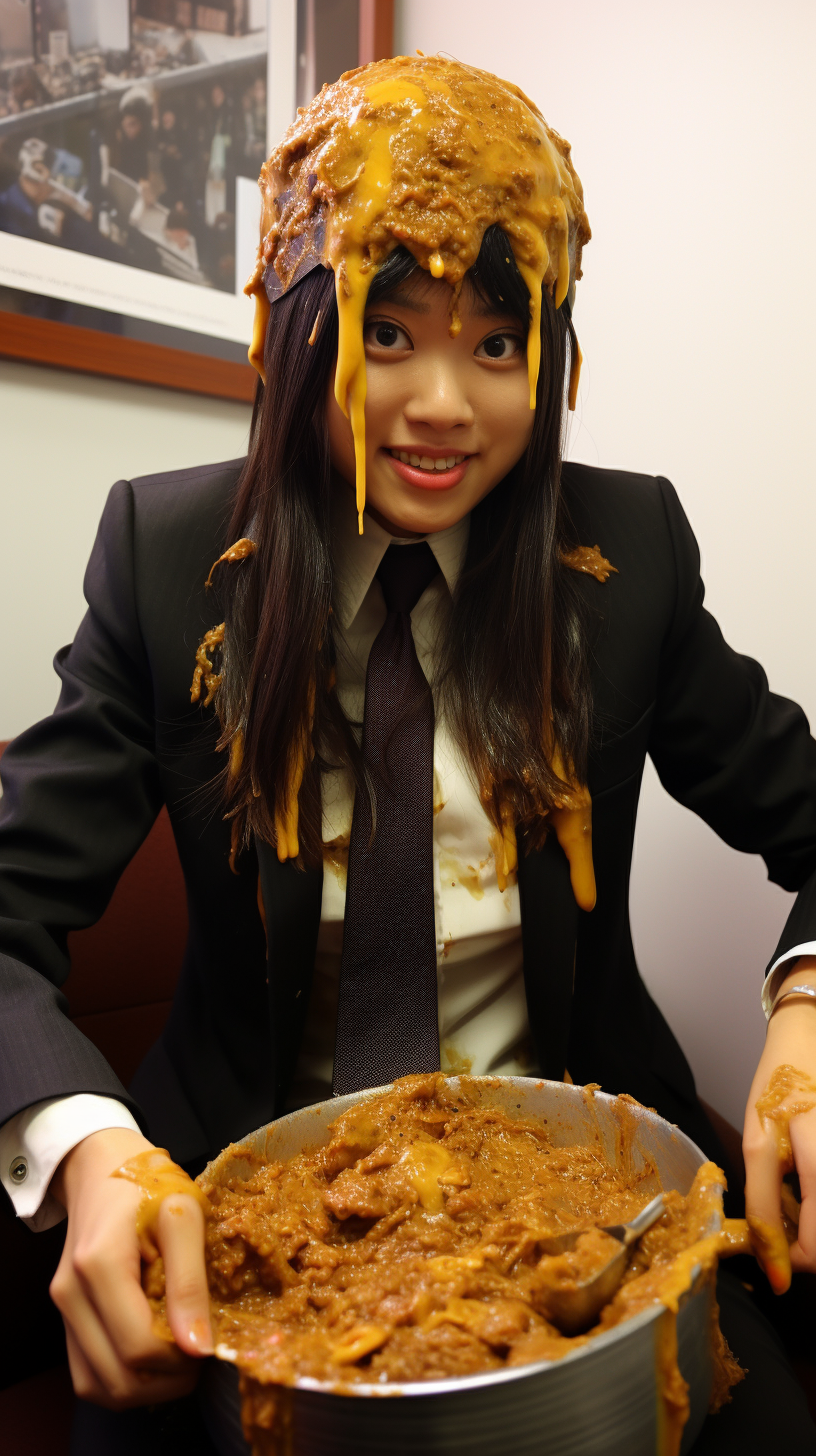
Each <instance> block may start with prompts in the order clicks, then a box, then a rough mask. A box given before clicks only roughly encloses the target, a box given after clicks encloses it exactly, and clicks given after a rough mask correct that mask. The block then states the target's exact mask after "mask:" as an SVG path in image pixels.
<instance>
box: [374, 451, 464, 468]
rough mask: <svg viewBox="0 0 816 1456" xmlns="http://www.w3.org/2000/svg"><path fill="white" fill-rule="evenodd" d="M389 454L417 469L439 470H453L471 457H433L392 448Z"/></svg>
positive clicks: (394, 458)
mask: <svg viewBox="0 0 816 1456" xmlns="http://www.w3.org/2000/svg"><path fill="white" fill-rule="evenodd" d="M388 454H389V455H390V456H391V458H392V459H393V460H399V461H401V462H402V464H403V465H412V466H413V467H414V469H415V470H427V471H439V472H440V473H441V472H442V471H443V470H453V469H454V467H455V466H457V465H462V464H464V462H465V461H466V460H469V459H470V456H469V455H461V454H459V455H457V454H454V453H451V454H450V455H440V456H439V457H438V458H436V459H433V458H432V457H431V456H430V455H418V454H416V453H414V452H409V451H408V450H391V449H389V451H388Z"/></svg>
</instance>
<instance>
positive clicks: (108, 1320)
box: [51, 1128, 212, 1410]
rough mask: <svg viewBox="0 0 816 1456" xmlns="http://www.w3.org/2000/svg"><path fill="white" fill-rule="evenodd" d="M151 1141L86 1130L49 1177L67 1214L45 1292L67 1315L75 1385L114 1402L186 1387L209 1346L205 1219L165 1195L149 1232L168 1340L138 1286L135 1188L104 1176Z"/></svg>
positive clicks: (191, 1205)
mask: <svg viewBox="0 0 816 1456" xmlns="http://www.w3.org/2000/svg"><path fill="white" fill-rule="evenodd" d="M151 1146H152V1145H151V1144H150V1143H149V1142H148V1141H147V1139H146V1138H143V1137H142V1136H141V1134H140V1133H137V1132H134V1131H132V1130H126V1129H120V1128H111V1129H108V1130H107V1131H105V1132H97V1133H93V1134H92V1135H91V1136H90V1137H87V1138H85V1139H84V1140H83V1141H82V1142H81V1143H78V1144H77V1146H76V1147H75V1148H73V1149H72V1150H71V1152H70V1153H68V1154H67V1156H66V1157H65V1158H63V1161H62V1163H61V1164H60V1166H59V1168H58V1169H57V1172H56V1173H55V1175H54V1178H53V1179H52V1183H51V1188H52V1191H53V1192H54V1193H55V1194H56V1197H57V1198H59V1200H60V1202H61V1203H62V1204H64V1206H65V1208H66V1209H67V1212H68V1233H67V1236H66V1240H65V1249H64V1251H63V1255H62V1258H61V1259H60V1263H59V1267H58V1269H57V1272H56V1274H55V1275H54V1279H53V1281H52V1283H51V1298H52V1299H53V1301H54V1303H55V1304H56V1306H57V1308H58V1309H59V1311H60V1313H61V1315H62V1317H63V1320H64V1322H65V1333H66V1337H67V1344H68V1362H69V1365H70V1367H71V1378H72V1380H73V1383H74V1390H75V1391H76V1393H77V1395H79V1396H82V1398H83V1399H84V1400H91V1401H94V1402H95V1403H96V1404H97V1405H104V1406H108V1407H110V1408H111V1409H114V1410H117V1409H121V1408H124V1407H127V1406H134V1405H148V1404H153V1403H154V1402H156V1401H164V1400H173V1399H175V1398H176V1397H178V1396H181V1395H186V1394H187V1393H188V1392H189V1391H190V1390H191V1389H192V1388H193V1386H194V1384H195V1381H196V1377H197V1374H198V1367H197V1362H196V1361H195V1360H194V1359H191V1358H190V1357H191V1356H202V1355H209V1354H211V1353H212V1334H211V1330H210V1319H209V1297H208V1291H207V1277H206V1272H205V1267H204V1217H203V1214H202V1211H201V1207H200V1205H199V1204H198V1203H197V1202H196V1200H195V1198H193V1197H191V1196H189V1195H187V1194H175V1195H173V1196H171V1197H168V1198H165V1200H164V1201H163V1203H162V1204H161V1207H160V1209H159V1215H158V1222H157V1226H156V1230H155V1238H156V1244H157V1246H158V1249H159V1252H160V1254H161V1255H162V1257H163V1259H164V1265H165V1275H166V1280H167V1317H168V1320H169V1323H170V1328H171V1330H172V1331H173V1336H174V1339H175V1341H176V1343H175V1345H172V1344H169V1343H168V1342H167V1341H166V1340H162V1339H160V1338H158V1337H157V1336H156V1335H155V1334H154V1332H153V1316H152V1311H151V1309H150V1305H149V1304H148V1302H147V1299H146V1297H145V1294H144V1291H143V1290H142V1284H141V1259H142V1257H147V1258H149V1257H151V1250H150V1249H149V1247H148V1246H147V1245H144V1244H143V1245H141V1246H140V1242H139V1238H138V1235H137V1232H136V1214H137V1210H138V1208H139V1204H140V1201H141V1190H140V1189H139V1188H138V1187H136V1186H135V1185H134V1184H133V1183H131V1182H128V1181H127V1180H125V1179H122V1178H112V1177H111V1176H110V1175H111V1174H112V1173H113V1172H115V1170H116V1169H117V1168H119V1167H121V1165H122V1164H123V1163H124V1162H126V1161H127V1159H128V1158H132V1157H133V1156H134V1155H135V1154H136V1153H141V1152H144V1151H145V1150H147V1149H149V1148H150V1147H151ZM152 1252H153V1253H154V1252H155V1251H152Z"/></svg>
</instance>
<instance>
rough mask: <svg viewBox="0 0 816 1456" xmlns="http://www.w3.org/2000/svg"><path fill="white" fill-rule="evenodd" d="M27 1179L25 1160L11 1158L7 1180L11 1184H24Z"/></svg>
mask: <svg viewBox="0 0 816 1456" xmlns="http://www.w3.org/2000/svg"><path fill="white" fill-rule="evenodd" d="M27 1177H28V1163H27V1162H26V1160H25V1158H12V1161H11V1163H10V1164H9V1178H10V1179H11V1181H12V1183H24V1182H25V1180H26V1178H27Z"/></svg>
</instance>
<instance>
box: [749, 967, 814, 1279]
mask: <svg viewBox="0 0 816 1456" xmlns="http://www.w3.org/2000/svg"><path fill="white" fill-rule="evenodd" d="M795 985H809V986H813V987H814V988H816V957H814V956H802V957H801V958H800V960H799V961H798V963H797V964H796V966H795V968H794V969H793V970H792V971H791V972H790V973H789V974H788V975H787V976H786V977H785V979H784V981H783V982H782V983H781V985H780V987H779V989H778V991H777V993H776V994H777V997H779V996H781V995H782V994H783V993H784V991H786V990H789V989H790V988H791V987H792V986H795ZM786 1064H787V1065H790V1066H793V1067H795V1068H796V1069H797V1071H799V1072H802V1073H804V1075H805V1076H806V1077H807V1078H809V1079H810V1080H811V1081H812V1082H813V1083H814V1084H815V1085H816V1005H814V1004H813V1002H811V1000H810V999H808V1000H805V999H804V997H803V998H801V999H798V998H796V997H792V998H791V1000H790V1001H786V1002H785V1003H784V1005H782V1006H780V1007H779V1009H778V1010H777V1011H775V1012H774V1014H773V1016H772V1017H771V1020H770V1022H769V1023H768V1036H767V1040H766V1042H765V1049H764V1051H763V1053H762V1056H761V1057H760V1059H759V1066H758V1067H757V1070H756V1075H755V1077H754V1080H753V1082H752V1084H751V1091H750V1093H749V1095H748V1106H747V1108H746V1112H745V1129H744V1133H743V1144H742V1146H743V1152H744V1154H745V1204H746V1213H747V1215H748V1217H749V1218H750V1219H758V1220H761V1222H762V1224H764V1225H766V1226H767V1227H768V1228H769V1230H770V1231H771V1233H772V1234H773V1235H774V1237H773V1238H772V1240H771V1242H772V1244H773V1252H772V1253H769V1254H768V1255H767V1256H764V1257H763V1259H762V1262H763V1266H764V1268H765V1273H766V1274H767V1276H768V1279H769V1281H770V1284H771V1287H772V1288H773V1289H774V1290H775V1291H776V1293H777V1294H784V1292H785V1290H786V1289H787V1288H788V1286H789V1284H790V1279H791V1268H793V1269H794V1270H803V1269H809V1270H816V1106H814V1108H813V1109H812V1110H811V1111H809V1112H802V1113H801V1114H799V1115H798V1116H794V1117H793V1119H792V1120H791V1123H790V1140H791V1148H792V1152H793V1162H794V1165H795V1168H796V1172H797V1173H798V1175H799V1183H800V1186H801V1192H802V1209H801V1213H800V1216H799V1234H798V1238H797V1240H796V1242H795V1243H794V1244H792V1245H791V1247H790V1253H789V1257H788V1254H787V1253H786V1249H787V1241H786V1239H785V1237H784V1229H783V1224H782V1215H781V1203H780V1198H781V1188H782V1177H783V1174H784V1173H785V1172H786V1171H788V1169H786V1168H785V1167H784V1166H783V1165H782V1164H781V1163H780V1159H779V1146H778V1142H777V1136H776V1126H775V1125H774V1123H772V1122H770V1121H768V1122H766V1124H765V1126H764V1127H763V1126H762V1124H761V1123H760V1119H759V1116H758V1114H757V1110H756V1104H757V1101H758V1100H759V1098H760V1097H761V1095H762V1093H763V1092H764V1091H765V1088H766V1087H767V1085H768V1083H769V1081H770V1080H771V1077H772V1075H773V1073H774V1071H775V1070H776V1068H777V1067H780V1066H784V1065H786ZM799 1100H800V1101H801V1100H803V1099H799ZM758 1257H759V1255H758Z"/></svg>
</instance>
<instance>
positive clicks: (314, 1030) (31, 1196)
mask: <svg viewBox="0 0 816 1456" xmlns="http://www.w3.org/2000/svg"><path fill="white" fill-rule="evenodd" d="M343 504H346V502H345V501H344V502H343ZM468 524H469V523H468V519H467V518H465V519H464V520H463V521H460V522H459V523H458V524H457V525H455V526H451V527H450V528H449V529H448V530H446V531H439V532H436V533H435V534H433V535H431V536H428V537H427V540H428V544H429V545H430V547H431V550H432V551H433V553H434V556H435V557H436V560H437V562H438V564H439V568H440V573H441V574H440V575H438V576H437V577H436V578H435V579H434V581H432V582H431V584H430V586H428V587H427V589H426V590H425V592H424V593H423V595H422V596H421V597H420V599H419V601H418V602H417V604H416V606H415V607H414V610H413V612H412V613H411V625H412V629H413V634H414V642H415V645H416V649H417V656H418V658H419V661H420V664H421V666H422V669H423V671H424V672H425V675H426V677H427V678H428V680H429V681H430V682H431V683H432V682H433V661H434V646H435V642H436V639H437V634H438V633H439V632H441V631H444V625H445V620H446V616H447V612H448V610H449V607H450V598H451V593H452V592H453V590H454V587H455V585H456V579H457V576H458V574H459V572H460V570H461V567H462V563H463V561H464V556H465V551H466V548H467V538H468ZM392 541H394V543H395V544H397V545H400V544H402V545H407V544H410V543H409V542H401V541H400V540H399V539H397V538H392V537H391V536H390V535H389V534H388V533H387V532H386V531H385V530H383V528H382V527H381V526H379V525H378V524H377V523H376V521H374V520H372V519H371V518H370V517H369V516H368V515H366V517H365V533H364V535H363V536H359V535H358V534H357V523H356V519H355V516H354V512H353V511H351V510H343V509H339V510H338V511H337V512H336V513H335V519H334V522H333V553H334V562H335V572H336V579H337V593H336V602H335V610H334V635H335V642H336V650H337V693H338V697H339V700H340V703H341V706H342V707H343V710H344V712H345V713H346V715H347V717H348V718H349V719H350V720H351V721H352V722H353V723H357V724H360V725H361V724H362V718H363V708H364V701H365V673H366V664H367V662H368V654H369V652H370V650H371V646H372V644H373V642H374V639H375V637H376V636H377V633H378V632H379V630H380V628H381V627H382V625H383V623H384V621H385V617H386V609H385V602H384V600H383V596H382V592H381V590H380V586H379V583H378V582H377V581H376V580H375V572H376V570H377V567H378V566H379V564H380V561H381V560H382V557H383V556H384V555H385V552H386V550H387V549H388V547H389V546H390V545H391V544H392ZM322 793H323V839H324V843H325V845H326V850H325V854H324V875H323V900H322V906H321V919H320V930H319V935H318V942H317V954H316V958H315V967H314V978H313V986H312V995H311V1000H310V1005H309V1012H308V1016H307V1021H306V1028H305V1034H304V1038H303V1045H302V1047H301V1052H300V1056H299V1060H298V1064H297V1068H296V1071H295V1077H294V1081H293V1086H292V1089H291V1092H290V1099H289V1104H288V1105H289V1107H290V1108H295V1107H299V1106H304V1105H306V1104H307V1103H310V1102H314V1101H319V1100H321V1099H323V1098H326V1097H330V1096H331V1082H332V1064H333V1056H334V1034H335V1024H336V1016H337V995H338V985H339V975H340V959H341V954H342V946H343V917H344V912H345V899H346V888H345V880H346V866H347V857H348V838H349V834H350V830H351V815H352V807H353V796H352V792H351V789H350V785H349V782H348V780H347V778H346V776H345V774H344V773H342V772H332V773H329V774H327V775H326V776H325V777H324V781H323V785H322ZM434 810H435V813H434V916H435V925H436V949H437V976H438V991H439V996H438V1005H439V1041H440V1062H441V1066H442V1069H443V1071H450V1072H466V1071H470V1072H473V1073H494V1074H505V1075H507V1074H521V1075H527V1076H529V1075H535V1074H536V1072H537V1067H536V1065H535V1060H534V1053H533V1050H532V1043H531V1039H530V1031H529V1023H528V1018H527V1004H526V999H525V994H524V978H523V967H522V947H521V913H520V907H519V893H518V886H517V884H515V883H510V884H508V885H507V886H506V887H505V889H504V890H503V891H502V890H500V889H499V886H498V880H497V875H496V865H495V859H494V854H493V847H492V845H491V834H492V833H493V825H492V823H491V821H490V820H489V819H488V817H487V815H486V814H485V811H484V808H483V806H482V802H481V799H480V796H479V791H478V788H477V785H476V782H475V779H474V777H473V774H472V771H471V769H470V766H469V764H467V763H466V762H465V761H464V760H463V758H462V755H461V754H460V752H459V749H458V747H457V745H456V744H455V743H454V742H453V740H452V739H451V737H450V736H449V734H448V732H447V730H446V725H445V722H444V720H443V719H442V718H441V717H440V714H439V712H438V711H437V721H436V726H435V732H434ZM809 954H810V955H812V954H816V942H813V943H808V944H807V945H801V946H796V947H795V948H794V949H793V950H792V951H790V952H788V954H787V955H786V956H784V957H781V958H780V960H779V961H777V962H776V963H775V964H774V965H773V966H772V968H771V971H770V972H769V974H768V977H767V978H766V981H765V985H764V986H763V990H762V998H763V1006H764V1007H765V1008H766V1014H767V1012H768V1010H769V1000H768V998H769V994H770V993H772V991H773V989H774V988H775V983H777V982H778V980H779V979H781V977H782V975H784V973H785V968H786V966H787V964H788V962H790V961H791V960H792V959H795V958H796V957H797V956H799V955H809ZM112 1127H126V1128H134V1129H135V1128H137V1124H136V1122H135V1120H134V1118H133V1117H132V1115H131V1113H130V1112H129V1111H128V1110H127V1108H126V1107H124V1106H123V1105H122V1104H121V1103H119V1102H117V1101H116V1100H115V1099H114V1098H109V1097H99V1096H92V1095H90V1094H82V1095H76V1096H69V1097H57V1098H49V1099H48V1100H47V1101H44V1102H40V1103H36V1104H34V1106H32V1107H29V1108H27V1109H26V1110H25V1111H24V1112H21V1113H19V1114H18V1115H17V1116H16V1117H14V1118H12V1119H11V1120H10V1121H9V1122H7V1123H5V1124H4V1126H3V1127H2V1128H0V1180H1V1181H2V1183H3V1186H4V1188H5V1189H6V1191H7V1192H8V1194H9V1195H10V1197H11V1199H12V1202H13V1204H14V1206H15V1209H16V1211H17V1213H18V1214H19V1215H20V1217H22V1218H23V1219H25V1221H26V1222H27V1223H28V1224H29V1225H30V1226H31V1227H32V1228H34V1229H44V1228H49V1227H50V1226H51V1225H52V1224H54V1223H57V1222H59V1220H60V1219H61V1218H62V1217H64V1209H63V1208H62V1205H61V1204H59V1203H58V1202H57V1200H56V1199H55V1198H54V1197H53V1196H52V1195H51V1194H50V1193H49V1192H48V1184H49V1182H50V1179H51V1177H52V1175H53V1173H54V1170H55V1169H56V1167H57V1165H58V1164H59V1162H60V1161H61V1159H62V1158H63V1157H64V1156H65V1154H66V1153H67V1152H69V1151H70V1149H71V1148H72V1147H75V1146H76V1144H77V1143H78V1142H81V1141H82V1139H83V1138H85V1137H88V1136H89V1134H90V1133H93V1132H99V1131H102V1130H103V1129H105V1128H112ZM249 1130H250V1129H247V1131H249ZM15 1169H16V1171H17V1177H18V1178H20V1173H21V1170H24V1171H23V1176H22V1178H21V1180H20V1181H17V1179H16V1178H15V1177H13V1175H12V1170H15Z"/></svg>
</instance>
